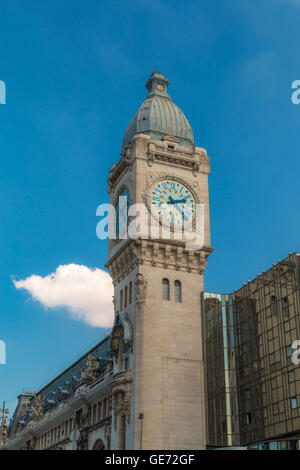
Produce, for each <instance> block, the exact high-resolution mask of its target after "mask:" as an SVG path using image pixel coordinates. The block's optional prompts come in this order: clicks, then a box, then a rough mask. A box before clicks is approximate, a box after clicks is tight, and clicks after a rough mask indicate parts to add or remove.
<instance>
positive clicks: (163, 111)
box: [123, 72, 194, 148]
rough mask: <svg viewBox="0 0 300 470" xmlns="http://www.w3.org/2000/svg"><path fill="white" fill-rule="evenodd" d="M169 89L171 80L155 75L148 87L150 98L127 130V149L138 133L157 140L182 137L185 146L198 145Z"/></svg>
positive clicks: (154, 73) (182, 143) (148, 97)
mask: <svg viewBox="0 0 300 470" xmlns="http://www.w3.org/2000/svg"><path fill="white" fill-rule="evenodd" d="M168 85H169V80H168V79H167V78H166V77H165V76H164V74H163V73H160V72H153V73H152V75H151V76H150V78H149V80H148V82H147V83H146V88H148V90H149V94H148V96H147V98H146V99H145V101H144V102H143V104H142V105H141V107H140V109H139V110H138V111H137V113H136V114H135V115H134V117H133V118H132V120H131V121H130V123H129V126H128V127H127V130H126V132H125V135H124V139H123V148H124V147H125V146H126V145H128V144H129V143H130V141H131V139H132V137H133V136H134V135H135V134H138V133H143V134H148V135H150V137H151V138H152V139H156V140H161V138H162V137H163V136H164V135H172V136H175V137H178V139H179V141H180V144H181V145H186V146H191V145H193V144H194V137H193V131H192V128H191V125H190V123H189V121H188V120H187V118H186V117H185V115H184V114H183V112H182V111H181V110H180V109H179V108H178V106H176V104H175V103H173V101H172V99H171V98H170V96H169V95H168V94H167V87H168Z"/></svg>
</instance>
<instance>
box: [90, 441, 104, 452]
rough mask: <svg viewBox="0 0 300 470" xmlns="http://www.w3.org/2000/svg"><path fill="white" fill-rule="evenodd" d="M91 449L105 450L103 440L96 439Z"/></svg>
mask: <svg viewBox="0 0 300 470" xmlns="http://www.w3.org/2000/svg"><path fill="white" fill-rule="evenodd" d="M93 450H105V445H104V442H103V441H102V440H101V439H97V441H96V442H95V444H94V447H93Z"/></svg>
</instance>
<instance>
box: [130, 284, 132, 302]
mask: <svg viewBox="0 0 300 470" xmlns="http://www.w3.org/2000/svg"><path fill="white" fill-rule="evenodd" d="M129 303H130V304H131V303H132V282H131V281H130V283H129Z"/></svg>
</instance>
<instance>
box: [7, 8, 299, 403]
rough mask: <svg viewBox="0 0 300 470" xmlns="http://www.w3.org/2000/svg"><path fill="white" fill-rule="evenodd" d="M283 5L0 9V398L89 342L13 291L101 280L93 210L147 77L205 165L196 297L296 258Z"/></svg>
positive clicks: (288, 17) (293, 51)
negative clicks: (204, 253)
mask: <svg viewBox="0 0 300 470" xmlns="http://www.w3.org/2000/svg"><path fill="white" fill-rule="evenodd" d="M299 20H300V1H297V0H257V1H253V0H243V1H241V0H231V1H228V2H224V1H223V0H201V2H200V1H185V2H183V1H179V0H169V1H168V0H166V1H158V0H152V1H151V2H148V1H146V0H139V1H133V0H126V1H113V0H109V1H106V0H102V1H101V2H99V1H96V0H86V1H85V2H80V1H77V0H72V1H70V0H64V1H63V2H62V1H58V0H51V1H49V0H43V2H38V4H37V2H33V1H32V0H28V1H27V2H26V5H25V4H24V1H21V0H2V1H1V14H0V51H1V62H0V80H4V81H5V82H6V85H7V104H6V105H0V155H1V159H0V210H1V218H0V253H1V269H0V280H1V283H0V339H2V340H4V341H5V342H6V344H7V365H5V366H4V365H0V392H1V393H0V400H4V399H5V400H7V402H8V403H9V404H10V405H11V406H12V405H13V403H14V401H15V399H16V396H17V395H18V394H19V393H20V392H21V391H22V390H24V389H25V390H33V391H35V390H37V389H38V388H39V387H40V386H41V385H42V384H43V383H45V382H46V381H47V380H48V379H49V378H50V377H51V376H53V375H54V374H56V373H57V372H58V371H59V370H60V369H62V368H63V367H65V366H66V365H67V364H68V363H69V362H70V361H72V360H74V358H76V357H78V356H79V355H80V354H81V353H82V352H84V351H85V350H87V349H88V347H89V346H90V345H91V344H92V343H94V342H96V341H98V340H100V339H101V338H102V337H103V334H104V330H103V329H102V328H99V327H92V326H89V325H88V324H86V323H85V322H82V321H78V320H74V319H72V318H70V315H69V314H68V313H67V311H66V309H62V308H60V309H59V308H54V309H53V308H49V309H45V308H43V306H42V305H41V304H40V303H38V302H35V301H33V300H32V299H31V297H30V296H29V295H28V294H26V292H24V291H23V290H17V289H16V288H15V286H14V284H13V282H12V279H13V278H16V279H24V278H26V277H28V276H31V275H33V274H35V275H39V276H46V275H49V274H50V273H53V272H55V271H56V269H57V267H58V266H60V265H69V264H77V265H83V266H88V267H97V268H103V266H104V263H105V261H106V254H107V245H106V242H103V241H100V240H98V239H97V238H96V233H95V229H96V224H97V218H96V215H95V213H96V207H97V206H98V204H100V203H101V202H107V200H108V197H107V193H106V179H107V174H108V170H109V168H110V166H111V165H112V164H113V163H115V162H116V161H117V160H118V159H119V156H120V151H121V143H122V138H123V134H124V132H125V130H126V127H127V124H128V123H129V121H130V119H131V117H132V116H133V114H134V113H135V111H136V110H137V109H138V107H139V106H140V104H141V102H142V101H143V99H144V97H145V96H146V89H145V87H144V84H145V82H146V80H147V79H148V77H149V75H150V74H151V73H152V72H153V71H154V70H155V69H156V68H157V67H158V69H159V70H160V71H162V72H164V73H165V74H166V76H167V77H168V78H169V80H170V82H171V84H170V87H169V93H170V95H171V96H172V98H173V100H174V102H175V103H176V104H177V105H179V106H180V108H181V109H182V110H183V111H184V113H185V114H186V116H187V117H188V119H189V121H190V123H191V125H192V127H193V131H194V135H195V143H196V145H198V146H201V147H205V148H206V149H207V151H208V154H209V156H210V158H211V170H212V171H211V176H210V203H211V230H212V245H213V247H214V248H215V252H214V253H213V254H212V255H211V257H210V259H209V263H208V266H207V274H206V278H205V286H206V289H207V290H214V291H221V292H229V291H232V290H233V289H234V288H238V287H239V286H240V285H241V284H242V283H243V282H245V281H246V280H247V279H252V278H254V277H255V276H256V274H257V273H258V272H259V271H261V270H262V269H266V268H268V267H269V266H270V265H271V263H272V262H276V261H277V260H278V259H279V258H281V259H282V258H284V257H285V256H287V254H288V253H289V252H291V251H299V248H300V247H299V231H300V219H299V216H298V214H299V171H300V163H299V131H300V105H298V106H295V105H293V104H292V103H291V94H292V90H291V83H292V82H293V81H294V80H297V79H300V54H299V43H300V30H299Z"/></svg>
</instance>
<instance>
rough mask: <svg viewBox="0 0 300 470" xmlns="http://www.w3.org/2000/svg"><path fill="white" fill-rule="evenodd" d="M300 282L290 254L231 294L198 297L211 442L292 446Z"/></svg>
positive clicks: (297, 399) (299, 403)
mask: <svg viewBox="0 0 300 470" xmlns="http://www.w3.org/2000/svg"><path fill="white" fill-rule="evenodd" d="M299 286H300V254H299V253H294V254H290V255H289V256H288V257H287V258H286V259H285V260H283V261H280V262H278V264H276V265H273V267H272V268H271V269H269V270H268V271H266V272H263V273H262V274H260V275H258V277H257V278H256V279H254V280H253V281H249V282H248V283H247V284H245V285H244V286H243V287H242V288H241V289H239V290H237V291H234V292H233V293H232V294H228V295H223V294H216V293H209V292H205V293H204V294H203V299H202V302H203V311H204V319H203V321H204V325H203V327H204V331H205V338H204V353H205V358H206V360H205V363H206V376H207V389H206V393H207V422H208V429H207V433H208V442H209V446H210V447H224V446H245V447H248V448H252V449H253V448H256V449H275V448H278V449H294V448H298V441H300V366H299V365H297V364H294V363H293V361H292V355H293V352H295V350H293V348H292V344H293V342H294V341H295V340H299V339H300V302H299V293H300V287H299Z"/></svg>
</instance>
